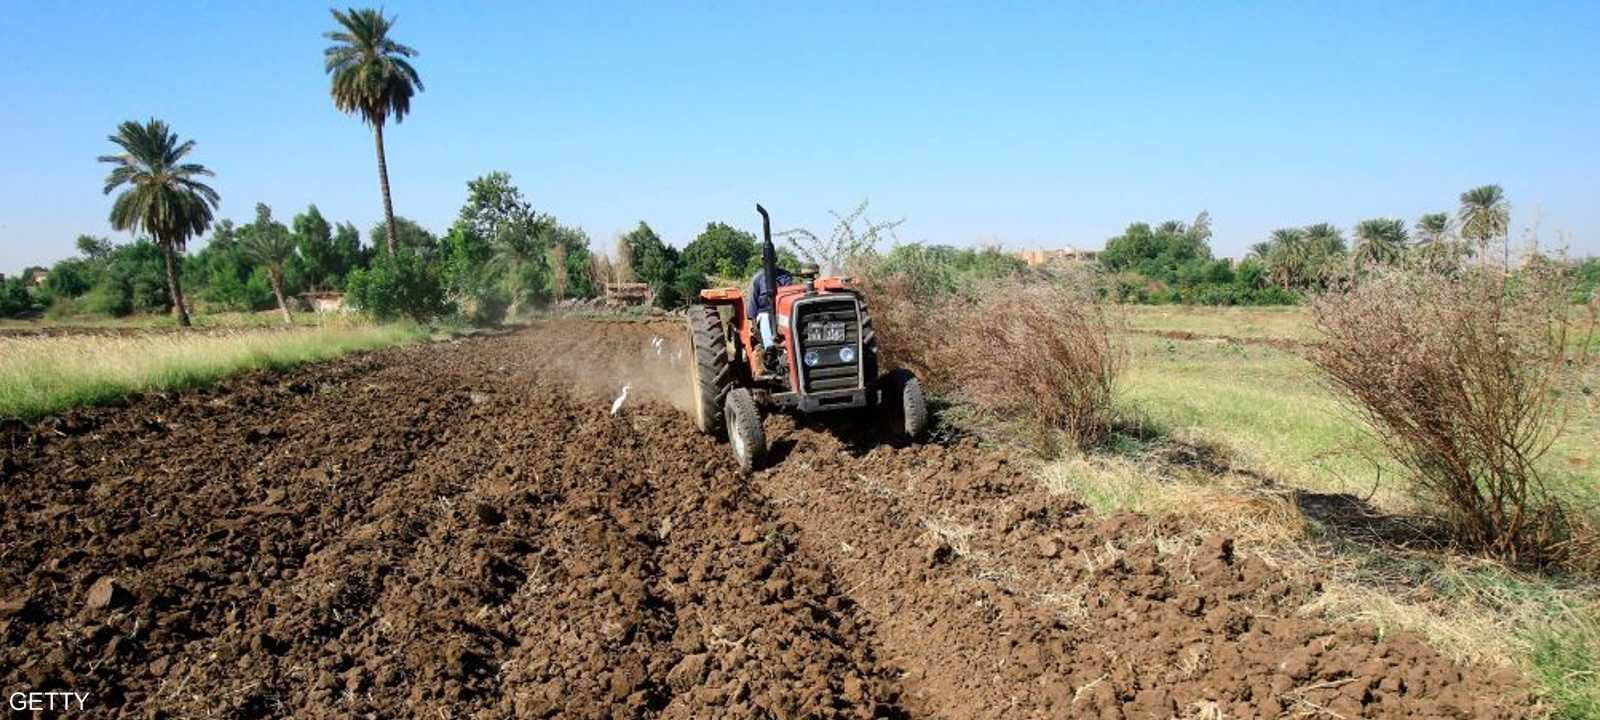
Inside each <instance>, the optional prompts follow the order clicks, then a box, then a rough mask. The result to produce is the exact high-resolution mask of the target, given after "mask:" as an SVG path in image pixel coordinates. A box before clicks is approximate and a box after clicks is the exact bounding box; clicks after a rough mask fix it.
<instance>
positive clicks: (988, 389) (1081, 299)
mask: <svg viewBox="0 0 1600 720" xmlns="http://www.w3.org/2000/svg"><path fill="white" fill-rule="evenodd" d="M868 296H869V297H871V298H872V305H873V324H874V326H875V327H876V328H877V332H878V336H879V342H880V347H882V348H883V349H884V352H885V359H886V360H887V362H888V363H889V364H890V365H896V366H900V367H906V368H910V369H911V370H913V371H914V372H916V373H917V375H918V376H919V377H921V378H923V380H924V382H926V383H927V384H928V385H929V386H930V387H931V388H933V389H934V390H935V391H937V392H940V393H942V394H945V395H947V396H950V397H952V398H955V399H958V400H960V401H963V402H964V403H966V404H967V405H969V406H970V407H973V408H976V409H977V410H978V411H979V412H981V413H985V414H987V415H989V416H992V417H998V418H1023V419H1026V420H1028V421H1031V422H1032V423H1033V424H1034V429H1035V430H1036V431H1037V437H1035V438H1030V439H1032V440H1034V441H1036V442H1035V444H1039V445H1043V446H1045V447H1051V446H1053V445H1054V444H1055V440H1056V439H1057V438H1058V437H1059V438H1063V439H1065V440H1066V442H1067V443H1068V444H1071V445H1075V446H1078V447H1085V446H1088V445H1090V444H1092V443H1094V442H1096V441H1098V440H1099V439H1100V438H1101V437H1102V436H1104V434H1105V433H1106V431H1107V430H1108V429H1109V428H1110V426H1111V422H1112V420H1113V416H1112V403H1113V399H1114V395H1115V393H1116V389H1117V381H1118V379H1119V378H1120V377H1121V375H1122V373H1123V371H1124V370H1125V369H1126V366H1127V352H1126V350H1125V348H1123V347H1122V345H1121V344H1120V342H1119V339H1120V334H1119V332H1118V331H1119V329H1120V327H1121V320H1120V316H1119V315H1117V314H1116V310H1115V309H1114V308H1112V307H1108V306H1106V305H1103V304H1099V303H1096V302H1094V299H1093V298H1092V297H1091V296H1090V295H1089V294H1088V293H1086V292H1083V291H1082V290H1075V289H1070V288H1064V287H1055V286H1049V285H1040V284H1022V283H1016V282H1009V281H996V282H992V283H983V284H979V285H976V286H974V287H973V288H970V289H969V290H968V291H967V292H962V293H956V294H951V295H946V296H941V297H923V296H919V295H918V294H917V293H916V292H915V291H914V289H913V288H912V287H911V286H910V284H909V283H908V282H907V281H906V280H905V279H904V278H899V277H890V278H886V279H881V280H879V281H876V282H873V283H871V284H870V286H869V287H868Z"/></svg>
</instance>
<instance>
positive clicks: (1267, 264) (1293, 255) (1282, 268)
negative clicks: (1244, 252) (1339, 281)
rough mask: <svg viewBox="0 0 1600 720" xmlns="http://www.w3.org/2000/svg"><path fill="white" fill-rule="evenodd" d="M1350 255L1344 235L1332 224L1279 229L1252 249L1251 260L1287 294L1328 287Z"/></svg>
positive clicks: (1249, 256)
mask: <svg viewBox="0 0 1600 720" xmlns="http://www.w3.org/2000/svg"><path fill="white" fill-rule="evenodd" d="M1346 254H1347V252H1346V250H1345V241H1344V233H1342V232H1340V231H1339V228H1337V227H1334V226H1333V225H1331V224H1329V223H1317V224H1315V225H1307V226H1305V227H1297V228H1295V227H1291V228H1279V229H1277V230H1274V231H1272V235H1271V236H1270V237H1268V238H1267V240H1266V241H1265V242H1259V243H1256V244H1255V245H1253V246H1251V248H1250V254H1249V255H1248V256H1247V257H1248V258H1249V259H1252V260H1255V261H1257V262H1259V263H1261V267H1262V271H1263V273H1264V275H1265V277H1266V278H1267V279H1268V280H1270V281H1271V283H1272V284H1273V285H1275V286H1277V287H1279V288H1281V289H1283V290H1285V291H1289V290H1310V289H1316V288H1320V287H1323V286H1326V285H1327V284H1328V282H1329V281H1330V280H1331V279H1332V278H1333V277H1334V276H1335V275H1336V274H1337V273H1338V272H1339V267H1340V266H1341V265H1342V264H1343V262H1344V259H1345V256H1346Z"/></svg>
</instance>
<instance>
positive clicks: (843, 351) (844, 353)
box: [839, 347, 856, 363]
mask: <svg viewBox="0 0 1600 720" xmlns="http://www.w3.org/2000/svg"><path fill="white" fill-rule="evenodd" d="M855 361H856V349H855V348H853V347H842V348H839V362H846V363H850V362H855Z"/></svg>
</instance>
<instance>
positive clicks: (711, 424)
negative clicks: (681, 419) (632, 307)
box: [689, 305, 733, 435]
mask: <svg viewBox="0 0 1600 720" xmlns="http://www.w3.org/2000/svg"><path fill="white" fill-rule="evenodd" d="M722 327H723V326H722V316H721V315H718V314H717V308H715V307H713V306H710V305H690V306H689V342H690V344H691V345H692V346H693V349H694V363H693V364H691V365H690V366H689V377H690V380H691V382H692V386H693V388H694V424H695V426H696V427H698V428H700V431H701V432H703V433H706V434H708V435H721V434H722V431H723V415H722V410H723V408H722V406H723V401H724V400H725V399H726V398H727V395H728V388H729V387H731V386H732V385H733V364H732V363H731V362H730V361H729V359H728V336H727V334H726V333H725V332H724V331H723V329H722Z"/></svg>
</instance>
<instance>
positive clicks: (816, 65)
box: [0, 0, 1600, 272]
mask: <svg viewBox="0 0 1600 720" xmlns="http://www.w3.org/2000/svg"><path fill="white" fill-rule="evenodd" d="M766 5H767V4H765V3H717V4H703V3H695V4H674V3H660V4H657V3H627V4H620V5H614V6H590V5H589V4H588V3H561V4H558V5H548V6H536V5H534V4H531V3H494V4H482V5H477V4H466V3H461V4H458V3H413V2H390V3H388V5H387V9H388V10H389V11H390V12H391V13H395V14H398V15H399V24H398V26H397V27H396V30H395V34H396V36H397V37H398V38H399V39H400V40H401V41H403V42H406V43H408V44H410V45H412V46H414V47H416V48H418V49H419V50H420V51H421V56H420V57H419V58H418V59H417V61H416V64H417V67H418V68H419V69H420V70H421V73H422V75H423V79H424V80H425V82H426V84H427V91H426V92H425V93H423V94H421V95H420V96H419V97H417V98H416V101H415V103H414V108H413V109H414V113H413V115H412V116H410V117H408V118H407V119H406V121H405V123H404V124H402V125H399V126H398V127H391V131H390V132H389V133H388V141H389V146H388V150H389V164H390V172H391V179H392V181H393V186H394V196H395V209H396V211H397V212H398V213H400V214H402V215H405V216H408V217H411V218H414V219H416V220H418V221H420V222H421V223H422V224H424V225H425V226H427V227H429V228H431V229H433V230H435V231H443V230H444V229H445V228H446V227H447V226H448V224H449V223H450V222H451V221H452V220H453V219H454V217H455V213H456V210H457V208H459V206H460V204H461V202H462V200H463V198H464V194H465V189H464V183H465V181H466V180H468V179H469V178H472V177H474V176H477V175H479V174H481V173H484V172H487V171H490V170H497V169H498V170H506V171H509V172H510V173H511V174H512V175H513V177H514V178H515V180H516V182H517V183H518V184H519V185H520V186H521V188H522V189H523V190H524V192H525V193H526V194H528V195H529V196H530V197H531V198H532V199H533V201H534V203H535V204H536V206H537V207H539V208H540V209H542V210H545V211H548V212H551V213H554V214H555V215H556V216H558V217H559V218H561V219H562V220H563V221H565V222H567V223H571V224H577V225H579V226H581V227H583V228H584V229H585V230H587V231H588V233H589V235H590V237H591V238H592V239H593V240H594V246H595V247H596V249H601V248H605V249H609V248H610V246H611V241H612V238H613V237H614V236H615V235H616V234H617V233H618V232H620V231H623V230H626V229H628V228H629V227H631V226H632V225H633V224H634V223H635V222H637V221H638V220H640V219H644V220H647V221H648V222H650V223H651V224H652V225H653V226H655V227H656V228H657V229H658V231H660V232H661V234H662V235H663V236H664V237H666V238H667V239H668V240H669V241H670V242H673V243H674V244H678V245H682V244H683V243H685V242H687V241H688V240H689V239H691V238H692V237H693V236H694V234H695V233H696V232H697V231H698V230H699V229H700V228H701V227H702V226H703V225H704V224H705V223H706V222H707V221H709V220H725V221H728V222H731V223H733V224H735V225H739V226H742V227H746V228H750V229H756V228H757V218H756V216H755V214H754V213H753V211H752V209H753V208H752V206H753V204H754V203H755V202H756V201H758V200H759V201H761V202H763V203H764V204H766V206H767V207H768V208H770V209H771V210H772V211H773V212H774V214H775V216H776V220H775V222H776V224H777V225H778V226H780V227H789V226H794V225H802V226H810V227H815V228H818V229H822V226H825V225H826V224H827V222H828V216H827V211H828V210H829V209H846V208H848V207H849V206H851V205H853V204H854V203H855V202H856V201H858V200H859V199H860V198H862V197H870V198H871V200H872V207H873V209H874V211H875V212H874V215H875V216H877V217H880V218H898V217H904V218H906V219H907V222H906V224H905V225H904V226H903V228H902V232H901V237H902V239H903V240H908V241H910V240H925V241H932V242H942V243H952V244H972V243H978V242H993V241H996V240H998V241H999V242H1002V243H1004V244H1005V245H1007V246H1009V247H1040V246H1059V245H1068V244H1070V245H1076V246H1088V247H1099V246H1100V245H1101V244H1102V243H1103V242H1104V241H1105V239H1106V238H1107V237H1109V236H1112V235H1115V234H1116V233H1117V232H1118V231H1119V230H1120V229H1121V228H1122V227H1124V226H1125V225H1126V224H1127V223H1128V222H1130V221H1133V220H1151V221H1157V220H1161V219H1164V218H1169V217H1176V218H1181V219H1188V218H1191V217H1193V216H1194V214H1195V213H1196V212H1198V211H1199V210H1201V209H1206V210H1209V211H1210V212H1211V215H1212V217H1213V220H1214V228H1215V230H1216V238H1215V240H1214V241H1213V244H1214V247H1215V250H1216V252H1217V253H1218V254H1220V255H1237V254H1240V253H1242V252H1243V249H1244V248H1245V247H1246V246H1247V245H1248V244H1249V243H1251V242H1254V241H1256V240H1259V239H1261V238H1262V237H1263V236H1264V235H1265V234H1266V233H1267V232H1268V231H1269V230H1271V229H1272V228H1274V227H1280V226H1284V225H1299V224H1305V223H1310V222H1318V221H1324V220H1326V221H1331V222H1334V223H1336V224H1338V225H1340V226H1342V227H1345V228H1348V227H1350V226H1351V225H1352V224H1354V223H1355V222H1356V221H1357V220H1360V219H1362V218H1366V217H1372V216H1380V215H1386V216H1398V217H1402V218H1405V219H1407V220H1411V219H1414V218H1415V217H1416V216H1417V215H1418V214H1420V213H1423V212H1427V211H1435V210H1446V209H1453V208H1454V206H1455V197H1456V195H1457V194H1458V193H1459V192H1460V191H1461V190H1463V189H1466V188H1467V187H1470V186H1473V185H1477V184H1482V183H1487V182H1496V183H1500V184H1501V185H1503V186H1505V188H1506V191H1507V192H1508V194H1509V196H1510V198H1511V200H1512V203H1513V206H1514V216H1513V225H1514V231H1520V230H1521V229H1522V228H1524V227H1526V226H1527V225H1528V224H1529V223H1531V222H1533V221H1534V220H1535V219H1538V220H1539V222H1540V227H1541V229H1542V235H1543V236H1544V238H1545V239H1546V240H1552V239H1554V238H1555V236H1556V233H1557V232H1558V231H1561V232H1565V233H1567V234H1568V239H1569V243H1570V245H1571V246H1572V247H1573V248H1574V249H1575V250H1576V251H1578V252H1581V253H1600V121H1597V118H1600V112H1597V111H1600V53H1597V52H1596V48H1597V45H1596V43H1597V42H1600V40H1597V38H1600V3H1594V2H1582V3H1572V4H1563V3H1528V4H1522V3H1508V2H1493V3H1482V4H1478V3H1460V2H1440V3H1410V2H1407V3H1394V2H1373V3H1334V2H1318V3H1311V2H1273V3H1239V4H1227V5H1225V4H1219V3H1189V4H1179V3H1121V2H1117V3H1105V4H1088V5H1068V4H1056V3H1051V4H1041V5H1037V6H1032V7H1029V6H1022V5H1012V6H1009V7H1007V8H1005V9H990V8H987V7H983V6H987V5H990V4H988V3H981V4H980V3H970V4H965V5H957V4H944V3H906V4H890V3H881V4H880V3H842V4H837V5H829V4H822V3H793V4H789V6H788V7H785V8H773V7H767V6H766ZM330 25H331V20H330V19H329V17H328V12H327V8H326V7H325V6H322V5H320V4H316V3H299V2H284V3H215V2H206V3H193V4H185V3H177V2H173V3H166V2H163V3H145V4H141V5H139V6H138V9H137V10H135V9H133V6H130V5H127V4H125V3H97V2H70V3H47V2H23V1H21V0H5V4H4V6H3V8H0V68H3V70H0V133H3V136H4V137H9V138H11V139H12V140H11V142H12V146H11V147H10V148H8V150H7V151H6V152H5V153H0V270H3V271H8V272H10V271H14V270H16V269H19V268H20V267H21V266H23V265H25V264H30V263H42V262H46V261H51V260H54V259H56V258H59V257H61V256H64V255H67V254H70V253H71V252H72V249H71V243H72V240H73V238H74V237H75V236H76V235H77V234H79V233H85V232H87V233H97V234H107V235H112V236H113V237H114V238H116V239H118V240H119V241H125V240H126V239H127V237H126V236H125V235H121V236H119V235H116V234H113V233H112V232H111V230H110V228H109V226H108V224H107V222H106V214H107V211H108V210H109V207H110V202H111V201H110V199H109V198H107V197H105V196H103V195H101V193H100V187H101V181H102V179H103V177H104V175H105V168H104V167H103V166H101V165H98V164H97V163H96V162H95V160H94V159H95V156H96V155H98V154H102V153H105V152H107V151H108V150H109V149H110V146H109V144H108V143H107V142H106V141H105V136H106V135H107V134H108V133H109V132H110V131H111V130H112V129H113V128H114V127H115V126H116V124H117V123H118V122H120V121H122V120H125V119H131V118H145V117H148V116H151V115H154V116H158V117H161V118H164V119H166V120H167V121H169V122H170V123H172V124H173V126H174V127H175V128H176V129H177V131H178V132H179V133H180V134H181V135H183V136H184V137H187V138H193V139H195V140H196V141H198V143H199V144H198V148H197V149H196V151H195V153H194V154H193V158H194V159H195V160H197V161H199V162H202V163H205V164H206V165H208V166H209V167H211V168H212V169H214V170H215V171H216V172H217V177H216V178H215V187H216V188H217V189H218V190H219V191H221V193H222V198H223V205H222V208H221V211H220V216H222V217H231V218H234V219H235V220H239V221H244V220H247V219H249V217H250V216H251V214H252V208H253V206H254V204H255V203H256V202H258V201H262V202H266V203H268V204H270V205H272V206H273V207H274V209H275V210H276V212H277V213H278V214H279V215H280V216H282V217H284V218H288V217H289V216H291V215H292V214H293V213H295V212H297V211H299V210H301V209H303V208H304V207H305V206H306V205H307V204H308V203H313V202H314V203H316V204H317V205H318V206H319V207H320V208H321V209H322V211H323V213H324V214H325V215H327V216H328V217H329V218H330V219H334V220H350V221H354V222H355V223H357V224H358V225H359V226H360V227H361V228H362V229H363V230H364V231H365V230H366V229H367V228H370V227H371V226H372V225H373V224H374V223H375V222H376V221H377V220H378V219H379V218H380V217H381V206H380V201H379V196H378V187H377V179H376V170H375V160H374V156H373V147H372V137H371V134H370V132H369V131H368V130H367V128H366V127H364V126H363V125H362V124H361V123H360V122H359V121H357V120H356V119H354V118H351V117H347V116H344V115H340V114H339V113H337V112H335V111H334V109H333V107H332V105H331V104H330V102H329V101H328V97H327V88H328V79H327V77H326V76H325V75H324V74H323V71H322V66H321V51H322V48H323V47H324V46H325V45H326V42H325V41H324V40H323V39H322V37H321V33H322V32H323V31H324V30H327V29H328V28H329V26H330Z"/></svg>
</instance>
